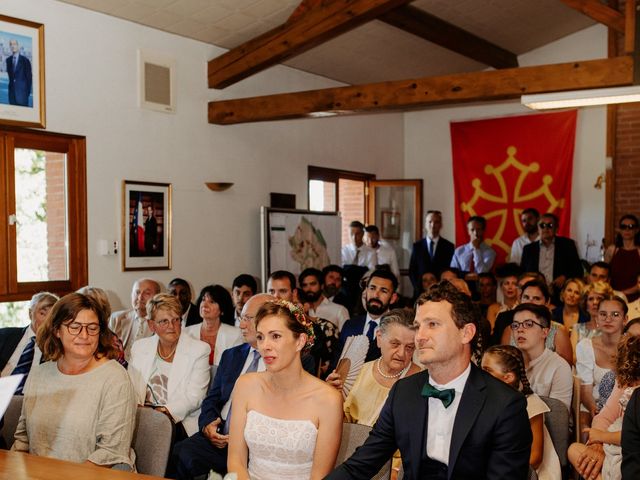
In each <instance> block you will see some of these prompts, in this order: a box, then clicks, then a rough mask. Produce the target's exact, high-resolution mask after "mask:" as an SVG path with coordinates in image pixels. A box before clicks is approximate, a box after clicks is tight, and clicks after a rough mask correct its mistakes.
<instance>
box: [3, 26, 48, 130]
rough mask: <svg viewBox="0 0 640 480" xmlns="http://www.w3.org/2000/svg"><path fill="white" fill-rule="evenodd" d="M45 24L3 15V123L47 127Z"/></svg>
mask: <svg viewBox="0 0 640 480" xmlns="http://www.w3.org/2000/svg"><path fill="white" fill-rule="evenodd" d="M44 58H45V57H44V25H43V24H41V23H36V22H31V21H29V20H21V19H19V18H13V17H8V16H6V15H0V124H4V125H18V126H23V127H37V128H45V125H46V123H45V70H44V64H45V62H44Z"/></svg>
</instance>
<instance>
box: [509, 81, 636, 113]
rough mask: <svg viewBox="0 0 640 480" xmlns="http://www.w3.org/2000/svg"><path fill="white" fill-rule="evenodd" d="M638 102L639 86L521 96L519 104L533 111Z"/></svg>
mask: <svg viewBox="0 0 640 480" xmlns="http://www.w3.org/2000/svg"><path fill="white" fill-rule="evenodd" d="M630 102H640V86H639V85H634V86H631V87H615V88H592V89H589V90H572V91H569V92H553V93H540V94H535V95H522V97H520V103H522V105H524V106H525V107H529V108H531V109H533V110H546V109H551V108H571V107H590V106H593V105H609V104H612V103H630Z"/></svg>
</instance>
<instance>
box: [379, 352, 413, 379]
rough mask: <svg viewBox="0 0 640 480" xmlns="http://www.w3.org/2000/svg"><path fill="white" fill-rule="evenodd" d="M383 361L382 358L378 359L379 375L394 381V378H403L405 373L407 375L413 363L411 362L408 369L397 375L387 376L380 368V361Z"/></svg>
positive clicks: (405, 368)
mask: <svg viewBox="0 0 640 480" xmlns="http://www.w3.org/2000/svg"><path fill="white" fill-rule="evenodd" d="M381 360H382V357H380V358H378V361H377V362H376V368H377V369H378V373H379V374H380V375H382V377H383V378H388V379H393V378H398V377H401V376H403V375H404V374H405V373H407V371H408V370H409V368H410V367H411V362H409V365H407V366H406V367H404V368H403V369H402V370H400V371H399V372H398V373H396V374H395V375H387V374H385V373H382V369H381V368H380V361H381Z"/></svg>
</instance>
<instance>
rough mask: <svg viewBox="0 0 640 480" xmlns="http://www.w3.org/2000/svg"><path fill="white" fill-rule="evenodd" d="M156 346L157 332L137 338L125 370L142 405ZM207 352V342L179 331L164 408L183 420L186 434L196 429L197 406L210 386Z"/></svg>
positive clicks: (209, 349) (177, 420)
mask: <svg viewBox="0 0 640 480" xmlns="http://www.w3.org/2000/svg"><path fill="white" fill-rule="evenodd" d="M157 348H158V336H157V335H153V336H152V337H149V338H142V339H140V340H137V341H136V342H135V343H134V344H133V347H132V348H131V359H130V360H129V368H128V372H129V377H130V378H131V383H133V388H134V391H135V394H136V400H137V402H138V403H139V404H140V405H144V400H145V395H146V390H147V382H148V381H149V377H150V376H151V370H152V368H153V362H154V358H155V356H156V351H157ZM210 351H211V348H210V347H209V345H208V344H207V343H205V342H201V341H200V340H194V339H193V338H191V337H190V336H189V335H184V334H182V335H180V338H179V340H178V346H177V348H176V353H175V355H174V357H173V362H172V363H171V372H170V373H169V381H168V385H167V405H166V407H167V410H169V412H170V413H171V416H172V417H173V418H174V420H175V421H176V422H182V425H183V427H184V429H185V431H186V432H187V435H189V436H191V435H193V434H194V433H196V432H197V431H198V417H199V416H200V405H201V404H202V400H203V399H204V397H205V395H206V394H207V389H208V387H209V379H210V367H209V353H210Z"/></svg>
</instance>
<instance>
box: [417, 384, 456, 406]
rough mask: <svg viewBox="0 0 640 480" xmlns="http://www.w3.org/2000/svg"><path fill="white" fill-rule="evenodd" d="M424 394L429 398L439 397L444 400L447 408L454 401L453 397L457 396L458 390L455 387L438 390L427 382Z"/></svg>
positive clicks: (423, 390)
mask: <svg viewBox="0 0 640 480" xmlns="http://www.w3.org/2000/svg"><path fill="white" fill-rule="evenodd" d="M422 396H423V397H427V398H429V397H433V398H439V399H440V400H442V404H443V405H444V408H447V407H448V406H449V405H451V402H453V398H454V397H455V396H456V391H455V390H454V389H453V388H445V389H444V390H438V389H437V388H436V387H434V386H433V385H431V384H430V383H429V382H427V383H425V384H424V387H423V388H422Z"/></svg>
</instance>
